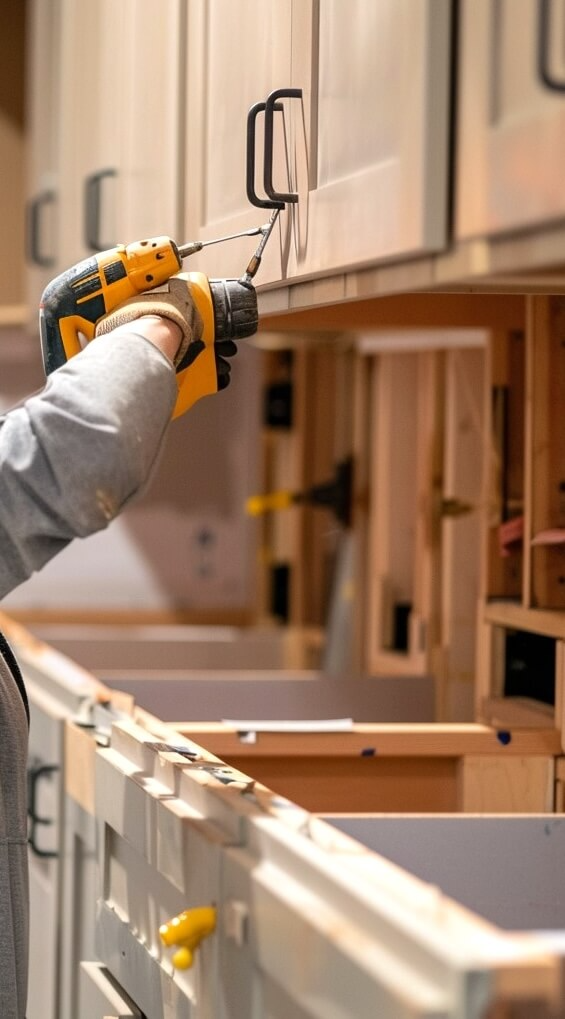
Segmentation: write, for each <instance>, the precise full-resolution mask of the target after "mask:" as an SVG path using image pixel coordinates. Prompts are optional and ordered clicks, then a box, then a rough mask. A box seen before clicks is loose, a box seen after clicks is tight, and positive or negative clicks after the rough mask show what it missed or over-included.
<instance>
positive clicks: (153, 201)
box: [107, 0, 186, 244]
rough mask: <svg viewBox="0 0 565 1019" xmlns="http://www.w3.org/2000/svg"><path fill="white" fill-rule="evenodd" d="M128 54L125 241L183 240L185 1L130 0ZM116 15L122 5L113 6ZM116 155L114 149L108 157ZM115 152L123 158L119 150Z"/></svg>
mask: <svg viewBox="0 0 565 1019" xmlns="http://www.w3.org/2000/svg"><path fill="white" fill-rule="evenodd" d="M122 6H124V7H125V10H126V16H125V23H126V25H127V32H126V40H125V41H126V48H125V52H124V54H123V57H124V59H125V60H126V64H125V69H124V71H123V73H122V74H121V85H120V88H121V91H122V92H123V100H124V105H125V111H126V115H125V116H124V117H123V119H122V121H121V123H120V137H119V143H118V144H119V150H118V151H119V174H120V177H119V182H118V195H119V207H118V209H117V210H116V216H117V234H118V239H119V240H120V242H122V243H124V244H129V243H130V242H131V241H134V240H138V239H141V238H142V237H147V236H158V235H161V234H166V235H168V236H171V237H173V238H174V239H175V240H177V241H179V242H182V241H184V239H185V238H184V236H181V230H182V227H183V224H182V222H181V219H180V208H181V194H180V184H181V173H180V167H181V165H182V152H181V148H182V139H183V138H184V132H183V127H184V124H183V123H182V122H181V112H182V110H183V104H182V102H181V98H182V96H181V90H182V89H183V87H184V85H183V82H182V79H181V71H182V52H183V46H184V42H185V39H184V36H185V29H184V21H185V10H186V9H185V5H184V4H181V3H180V0H167V3H166V4H156V3H155V2H154V0H126V2H125V4H123V5H122ZM111 9H112V17H115V9H116V4H115V3H114V4H111ZM111 158H112V154H111V153H108V156H107V162H110V161H111ZM114 158H118V156H117V154H116V156H115V157H114Z"/></svg>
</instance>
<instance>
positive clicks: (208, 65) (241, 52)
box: [185, 0, 291, 283]
mask: <svg viewBox="0 0 565 1019" xmlns="http://www.w3.org/2000/svg"><path fill="white" fill-rule="evenodd" d="M188 13H189V19H188V62H187V67H188V88H187V110H186V160H185V166H186V235H187V238H188V237H190V238H191V239H194V240H209V239H211V238H215V237H220V236H223V235H225V234H228V233H233V232H237V231H240V230H246V229H249V228H251V227H254V226H258V225H259V224H262V223H264V222H266V221H267V220H268V218H269V214H270V213H269V210H268V209H259V208H255V207H254V206H253V205H251V204H250V202H249V200H248V198H247V193H246V125H247V114H248V111H249V109H250V108H251V107H252V106H253V105H254V104H255V103H257V102H264V101H265V99H266V98H267V95H268V94H269V93H270V92H271V91H272V90H273V89H274V88H282V87H287V86H289V85H290V31H291V0H273V2H271V3H267V4H265V3H261V2H260V0H239V2H238V3H237V4H232V3H229V2H226V0H207V2H203V0H194V2H192V3H191V4H190V6H189V12H188ZM256 126H257V137H256V156H257V160H256V164H257V173H256V190H257V194H258V195H259V197H265V196H264V192H263V173H262V167H263V160H262V153H263V117H262V116H258V118H257V124H256ZM277 142H278V149H277V150H276V153H275V158H276V160H277V162H278V161H279V160H282V159H283V158H284V155H283V151H282V145H281V136H280V132H278V131H277ZM281 176H282V174H281V172H280V171H279V169H278V167H277V166H275V173H274V179H275V182H276V184H277V185H278V182H279V179H280V178H281ZM281 219H282V220H285V219H286V215H283V216H282V217H281ZM280 236H281V235H280V233H279V231H278V230H277V231H276V236H275V237H272V238H271V240H270V242H269V244H268V245H267V248H266V251H265V257H264V260H263V263H262V265H261V270H260V278H259V281H260V282H262V283H263V282H267V281H268V280H271V279H278V278H279V277H280V275H281V241H280ZM256 242H257V238H244V239H243V240H241V241H231V242H229V243H228V244H222V245H219V246H215V247H213V248H211V249H210V251H204V252H202V253H201V254H199V255H198V256H196V257H195V258H193V259H192V261H191V268H198V269H202V270H203V271H205V272H208V273H209V274H210V275H213V276H234V275H235V276H239V275H240V274H241V273H242V272H243V270H244V269H245V267H246V265H247V263H248V262H249V259H250V257H251V255H252V253H253V251H254V250H255V247H256Z"/></svg>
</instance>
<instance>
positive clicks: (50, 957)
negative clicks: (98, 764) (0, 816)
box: [24, 672, 63, 1019]
mask: <svg viewBox="0 0 565 1019" xmlns="http://www.w3.org/2000/svg"><path fill="white" fill-rule="evenodd" d="M24 677H25V672H24ZM26 686H27V691H28V697H29V706H30V716H31V720H30V741H29V770H28V774H29V783H30V806H29V809H30V813H31V814H33V815H35V817H36V818H37V820H36V821H34V820H33V819H30V852H29V891H30V943H29V992H28V1006H27V1015H28V1019H59V1008H58V1000H59V999H58V995H59V986H58V968H59V946H58V929H59V919H60V918H59V895H60V891H61V845H62V834H61V809H62V804H61V800H62V777H61V770H62V764H63V742H62V741H63V724H62V717H61V709H60V706H59V705H58V704H56V703H55V702H51V701H50V699H46V698H44V697H43V696H42V693H41V691H40V690H38V689H36V687H35V684H33V683H30V682H29V681H28V680H27V678H26Z"/></svg>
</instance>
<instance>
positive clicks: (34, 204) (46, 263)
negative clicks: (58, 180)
mask: <svg viewBox="0 0 565 1019" xmlns="http://www.w3.org/2000/svg"><path fill="white" fill-rule="evenodd" d="M56 197H57V196H56V194H55V192H54V191H50V190H47V191H42V192H41V193H40V194H38V195H36V197H35V198H32V199H31V201H30V202H29V203H28V207H27V213H26V242H27V243H26V248H27V258H28V261H29V262H31V263H32V264H33V265H40V266H41V267H42V268H43V269H50V268H51V266H53V265H55V258H54V256H53V255H44V254H42V252H41V216H42V213H43V210H44V209H45V207H46V206H47V205H51V203H53V202H55V201H56Z"/></svg>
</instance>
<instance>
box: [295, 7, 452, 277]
mask: <svg viewBox="0 0 565 1019" xmlns="http://www.w3.org/2000/svg"><path fill="white" fill-rule="evenodd" d="M448 63H449V6H448V4H446V3H444V2H443V0H440V2H439V3H433V4H430V3H429V2H424V3H420V4H416V5H415V4H412V3H410V2H409V0H382V2H380V3H379V4H375V3H373V2H371V0H353V2H352V3H351V4H347V5H344V4H342V3H340V2H339V0H324V2H323V3H321V4H320V5H319V16H318V17H316V7H314V8H313V11H309V10H308V5H304V4H296V5H294V6H293V84H294V85H295V86H297V87H302V89H303V92H304V111H303V117H304V123H305V125H306V127H305V131H306V134H307V136H308V135H309V138H308V143H307V151H306V152H305V151H304V145H303V143H302V139H301V134H302V132H303V125H302V123H301V122H300V121H301V118H300V115H298V116H297V115H296V110H295V111H294V112H295V117H294V125H295V136H294V140H295V147H296V167H297V169H296V174H297V186H298V190H299V194H300V202H299V206H298V211H297V215H296V220H295V231H294V237H293V244H292V247H291V251H292V254H291V259H290V264H289V274H290V275H301V276H302V275H307V274H315V273H320V272H328V271H334V270H337V269H342V268H346V267H348V266H354V265H360V264H363V263H370V262H374V261H379V260H385V259H392V258H395V257H398V256H404V255H407V254H411V253H416V252H422V251H427V250H437V249H438V248H440V247H441V246H443V244H444V243H445V239H446V238H445V230H446V211H447V191H446V179H447V178H446V173H447V113H448V108H447V104H448ZM305 164H307V165H306V166H305Z"/></svg>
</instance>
